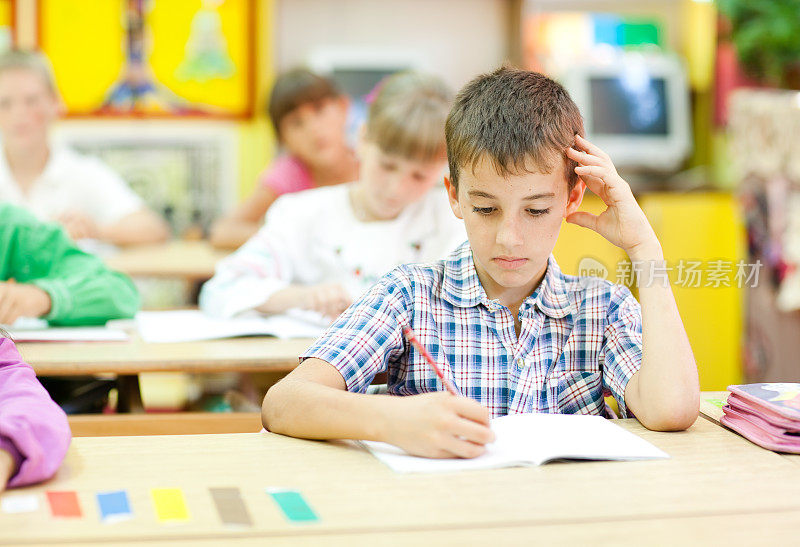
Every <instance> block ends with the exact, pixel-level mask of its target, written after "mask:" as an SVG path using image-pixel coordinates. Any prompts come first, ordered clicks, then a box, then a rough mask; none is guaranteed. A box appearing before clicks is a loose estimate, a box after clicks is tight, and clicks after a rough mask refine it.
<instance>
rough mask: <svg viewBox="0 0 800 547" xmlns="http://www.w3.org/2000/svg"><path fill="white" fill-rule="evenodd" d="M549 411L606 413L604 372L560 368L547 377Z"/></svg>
mask: <svg viewBox="0 0 800 547" xmlns="http://www.w3.org/2000/svg"><path fill="white" fill-rule="evenodd" d="M546 393H547V399H548V400H547V405H546V407H547V412H550V413H554V414H599V415H603V414H604V409H605V401H604V399H603V374H602V372H600V371H599V370H594V371H593V370H577V371H576V370H558V371H555V372H553V373H552V374H550V375H549V376H548V378H547V387H546Z"/></svg>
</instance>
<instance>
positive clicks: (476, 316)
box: [301, 242, 642, 417]
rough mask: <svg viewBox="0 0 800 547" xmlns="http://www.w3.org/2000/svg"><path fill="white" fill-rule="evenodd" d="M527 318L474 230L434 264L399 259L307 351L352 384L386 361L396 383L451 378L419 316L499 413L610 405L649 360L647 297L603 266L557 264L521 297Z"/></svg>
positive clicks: (431, 385) (472, 392) (472, 388)
mask: <svg viewBox="0 0 800 547" xmlns="http://www.w3.org/2000/svg"><path fill="white" fill-rule="evenodd" d="M519 318H520V321H521V329H520V334H519V337H518V336H517V335H516V333H515V331H514V318H513V316H512V315H511V312H510V311H509V310H508V308H506V307H505V306H503V305H501V304H499V303H498V302H497V301H494V300H489V299H488V298H487V296H486V293H485V291H484V290H483V286H482V285H481V283H480V281H479V280H478V275H477V273H476V271H475V264H474V262H473V260H472V252H471V249H470V247H469V242H467V243H464V244H463V245H462V246H460V247H459V248H458V249H456V250H455V251H454V252H453V253H452V254H451V255H450V256H449V257H448V258H447V259H445V260H442V261H439V262H435V263H433V264H413V265H405V266H400V267H398V268H396V269H394V270H393V271H392V272H390V273H389V274H387V275H386V276H384V277H383V278H382V279H381V280H380V281H379V282H378V283H377V284H376V285H374V286H373V287H372V288H371V289H370V290H369V291H368V292H367V293H366V294H364V296H363V297H362V298H361V299H360V300H359V301H358V302H356V303H354V304H353V305H352V306H350V308H349V309H348V310H346V311H345V312H344V313H343V314H342V315H341V316H340V317H339V318H338V319H337V320H336V322H335V323H334V324H333V325H332V326H331V328H330V329H328V331H327V332H326V333H325V334H323V335H322V337H320V338H319V339H318V340H317V341H316V342H315V343H314V344H313V345H312V346H311V347H310V348H309V349H308V350H307V351H306V352H305V353H304V354H303V356H302V357H301V359H305V358H309V357H316V358H318V359H322V360H324V361H327V362H328V363H331V364H332V365H333V366H335V367H336V368H337V369H338V370H339V372H340V373H341V374H342V376H343V377H344V379H345V382H346V383H347V389H348V390H349V391H355V392H364V391H366V389H367V387H368V386H369V385H370V383H371V382H372V380H373V378H374V376H375V375H376V374H378V373H379V372H384V371H387V376H388V390H389V393H391V394H394V395H413V394H418V393H425V392H430V391H436V390H442V389H443V386H442V384H441V382H440V381H439V379H438V378H437V376H436V374H435V372H434V371H433V370H432V369H431V367H430V365H428V364H427V363H426V361H425V358H424V357H423V356H422V355H421V354H420V353H419V352H417V351H416V349H415V348H414V347H413V346H412V345H411V344H410V343H408V342H407V341H406V340H405V338H404V336H403V327H404V326H410V327H411V328H413V329H414V331H415V332H416V333H417V337H418V338H419V340H420V342H421V343H422V344H423V345H424V346H425V347H426V348H427V349H428V351H429V352H430V353H431V355H432V356H433V358H434V359H435V360H436V362H437V363H438V364H440V366H442V367H443V371H444V374H445V376H449V377H450V378H451V379H452V380H453V382H454V383H455V385H456V386H457V387H458V388H459V390H460V391H461V393H462V394H463V395H465V396H468V397H471V398H472V399H475V400H476V401H478V402H480V403H481V404H483V405H484V406H486V407H487V408H489V409H490V410H491V412H492V415H493V416H495V417H496V416H503V415H505V414H515V413H523V412H549V413H565V414H601V415H602V414H604V413H605V404H604V399H603V397H604V394H608V393H610V394H611V395H613V396H614V397H615V398H616V400H617V402H618V403H619V407H620V410H621V412H622V415H623V417H627V416H628V412H627V408H626V406H625V399H624V394H625V386H626V385H627V383H628V380H630V378H631V376H632V375H633V374H634V373H635V372H636V371H637V370H639V368H640V366H641V362H642V318H641V308H640V306H639V303H638V302H637V301H636V299H634V298H633V296H632V295H631V293H630V291H629V290H628V289H627V288H625V287H622V286H619V285H614V284H612V283H610V282H608V281H606V280H603V279H598V278H594V277H573V276H568V275H564V274H562V273H561V269H560V268H559V267H558V264H556V261H555V259H554V258H553V257H552V256H550V258H549V260H548V265H547V272H546V274H545V276H544V279H543V280H542V282H541V283H540V284H539V286H538V287H537V289H536V290H535V291H534V292H533V294H531V295H530V296H529V297H528V298H526V299H525V300H524V301H523V303H522V305H521V306H520V309H519Z"/></svg>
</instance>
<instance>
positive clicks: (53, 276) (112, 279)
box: [9, 223, 139, 326]
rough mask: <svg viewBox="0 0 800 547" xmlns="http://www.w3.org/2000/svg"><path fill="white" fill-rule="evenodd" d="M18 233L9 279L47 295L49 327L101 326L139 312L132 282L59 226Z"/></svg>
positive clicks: (41, 225)
mask: <svg viewBox="0 0 800 547" xmlns="http://www.w3.org/2000/svg"><path fill="white" fill-rule="evenodd" d="M16 232H17V238H16V241H15V242H14V243H15V245H13V252H12V253H11V257H10V258H11V262H12V264H13V267H12V268H11V269H10V270H9V274H10V277H11V276H13V277H14V278H15V279H16V280H17V281H18V282H20V283H31V284H33V285H36V286H38V287H39V288H41V289H42V290H44V291H45V292H47V294H49V295H50V300H51V308H50V313H49V314H48V315H47V316H45V317H44V319H47V320H48V321H49V322H50V323H51V324H53V325H62V326H73V325H97V324H103V323H105V322H106V321H108V320H109V319H122V318H128V317H133V316H134V314H135V313H136V311H137V310H138V309H139V293H138V292H137V291H136V288H135V287H134V286H133V283H132V282H131V280H130V279H129V278H128V277H127V276H125V275H123V274H121V273H117V272H113V271H111V270H109V269H108V268H107V267H106V265H105V264H103V262H102V261H101V260H100V259H99V258H97V257H96V256H94V255H90V254H88V253H85V252H83V251H81V250H80V249H78V247H76V246H75V244H74V243H73V242H72V241H71V240H70V239H69V237H68V236H67V235H66V233H65V232H64V231H63V230H62V229H61V228H60V227H58V226H57V225H54V224H44V223H36V224H33V223H31V224H23V225H19V226H18V227H17V230H16Z"/></svg>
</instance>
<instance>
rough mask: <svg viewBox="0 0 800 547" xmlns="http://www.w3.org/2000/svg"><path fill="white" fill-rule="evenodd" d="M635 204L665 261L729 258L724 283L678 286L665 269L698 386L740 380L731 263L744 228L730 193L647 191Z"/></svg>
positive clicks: (738, 305)
mask: <svg viewBox="0 0 800 547" xmlns="http://www.w3.org/2000/svg"><path fill="white" fill-rule="evenodd" d="M640 203H641V205H642V209H644V212H645V213H646V214H647V217H648V218H649V219H650V223H651V224H652V225H653V229H654V230H655V231H656V235H658V237H659V239H660V240H661V246H662V248H663V249H664V258H665V259H666V260H667V265H668V266H675V265H676V264H677V263H678V262H679V261H680V260H681V259H683V260H697V261H702V262H703V268H704V272H705V271H707V269H706V268H705V265H706V264H707V263H708V262H709V261H715V260H723V261H730V262H732V263H733V273H732V275H731V286H730V287H713V286H709V287H707V286H705V284H706V279H705V276H704V278H703V281H702V285H703V286H701V287H680V286H677V285H676V284H675V280H676V278H677V275H678V272H677V271H675V270H673V271H672V272H671V279H672V281H673V291H674V293H675V300H676V302H677V303H678V310H679V311H680V314H681V318H682V319H683V324H684V326H685V327H686V333H687V334H688V336H689V342H690V343H691V345H692V350H693V351H694V356H695V360H696V361H697V368H698V371H699V373H700V388H701V389H703V390H709V391H718V390H724V389H726V388H727V386H728V385H730V384H737V383H741V380H742V363H741V339H742V328H743V308H742V307H743V289H741V288H738V287H737V283H736V281H735V280H734V279H733V274H735V272H736V267H735V264H736V262H737V261H739V260H743V259H744V258H745V252H744V251H745V250H744V241H745V236H744V227H743V222H742V219H741V213H740V211H739V205H738V201H737V199H736V196H735V195H733V194H726V193H704V194H653V195H647V196H644V197H643V198H642V199H641V200H640Z"/></svg>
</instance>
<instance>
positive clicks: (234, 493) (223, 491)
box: [209, 487, 253, 526]
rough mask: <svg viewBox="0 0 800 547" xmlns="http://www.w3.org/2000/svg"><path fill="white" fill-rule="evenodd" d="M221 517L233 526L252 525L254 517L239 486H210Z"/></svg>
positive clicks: (223, 521)
mask: <svg viewBox="0 0 800 547" xmlns="http://www.w3.org/2000/svg"><path fill="white" fill-rule="evenodd" d="M209 491H210V492H211V498H212V499H213V500H214V505H215V506H216V507H217V513H219V519H220V521H222V523H223V524H227V525H231V526H252V525H253V519H252V518H250V512H249V511H248V510H247V506H246V505H245V503H244V499H242V494H241V492H239V489H238V488H235V487H227V488H209Z"/></svg>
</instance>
